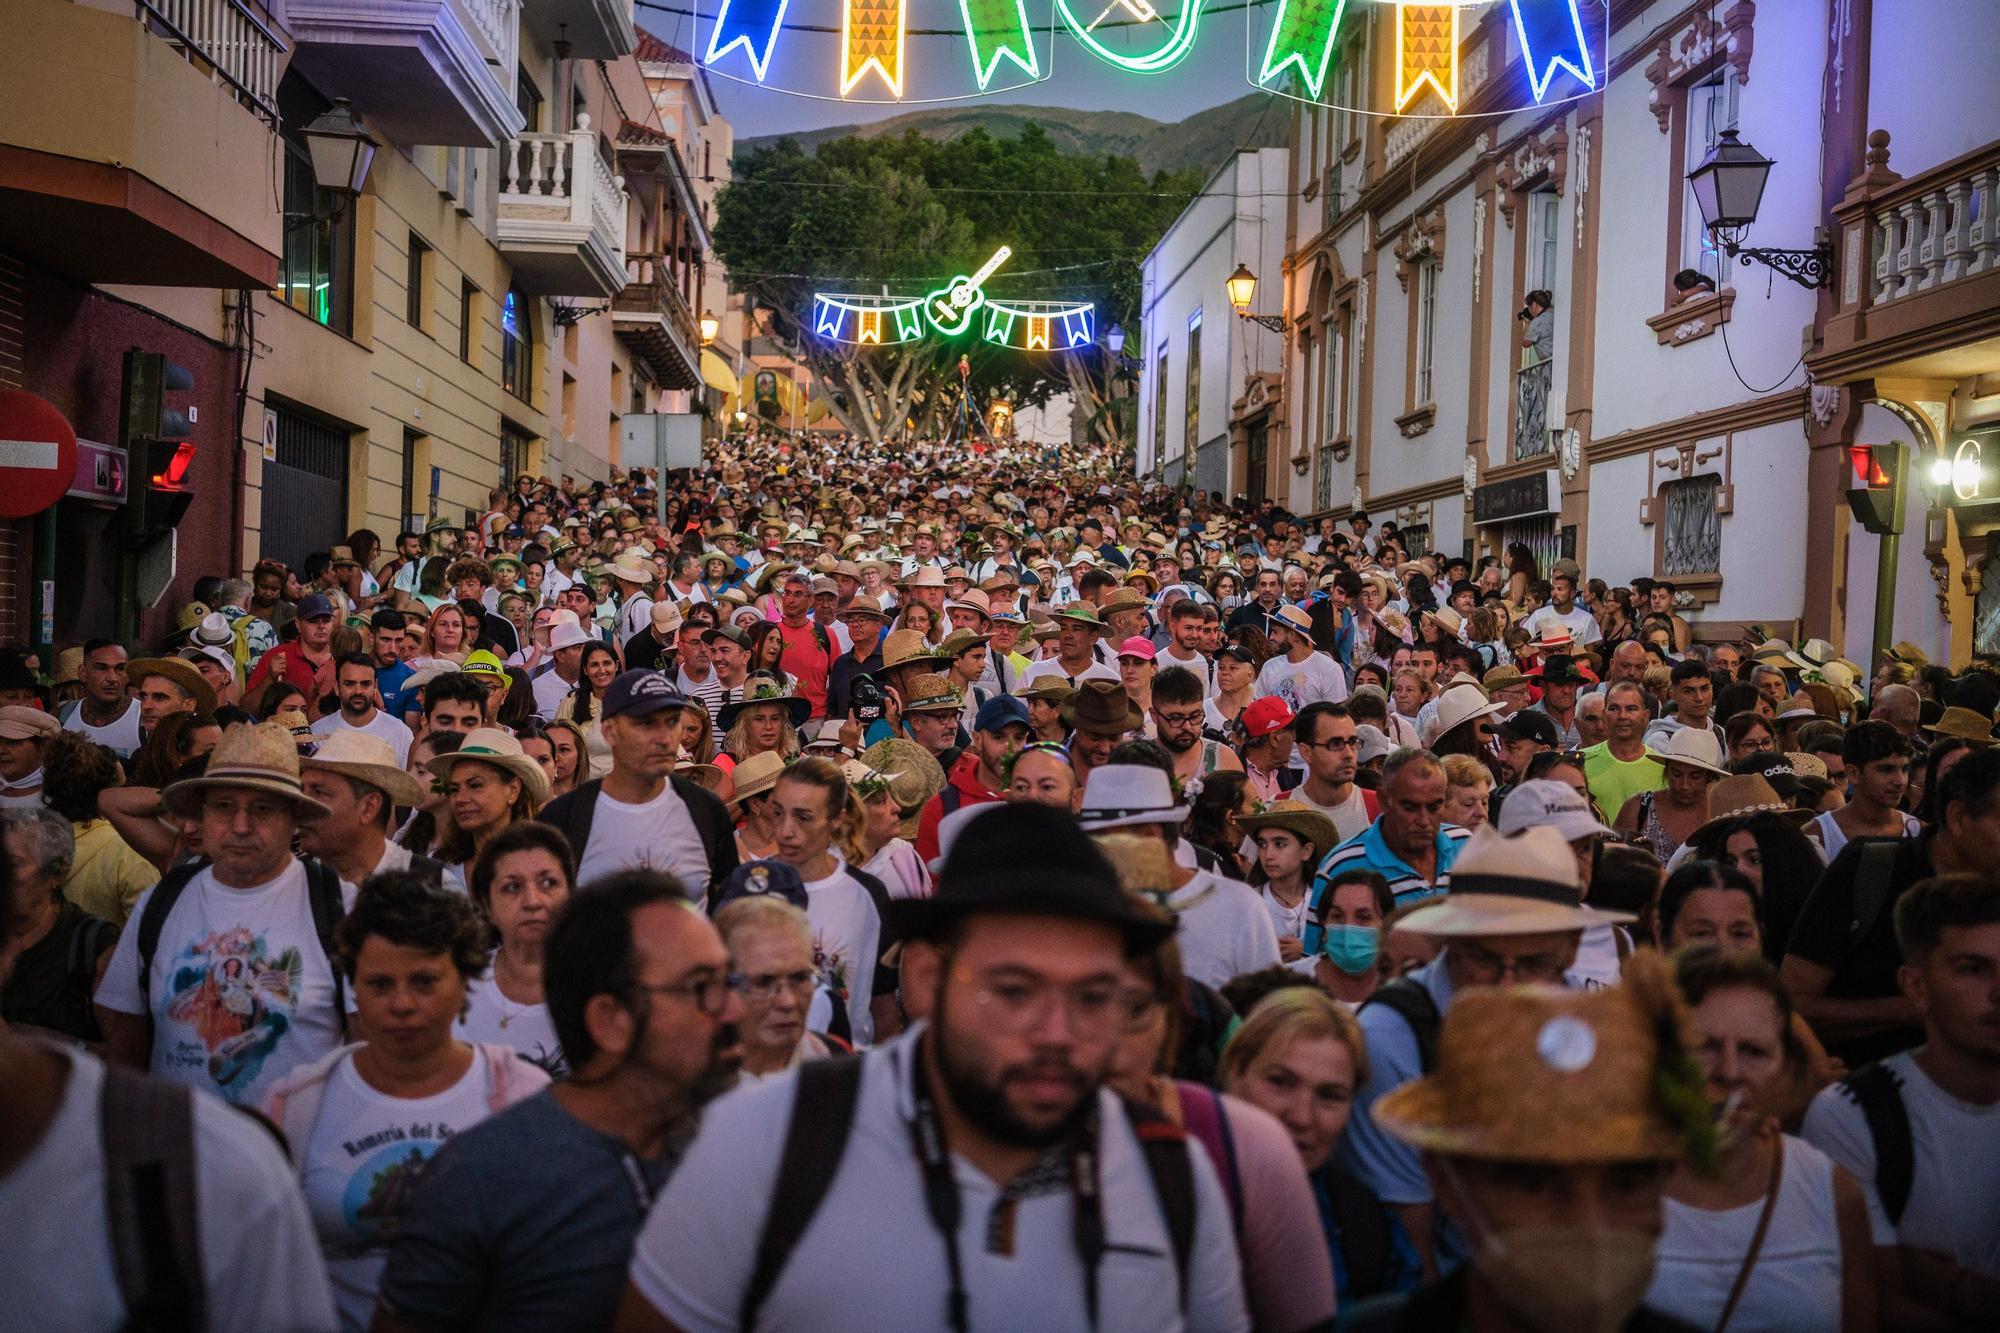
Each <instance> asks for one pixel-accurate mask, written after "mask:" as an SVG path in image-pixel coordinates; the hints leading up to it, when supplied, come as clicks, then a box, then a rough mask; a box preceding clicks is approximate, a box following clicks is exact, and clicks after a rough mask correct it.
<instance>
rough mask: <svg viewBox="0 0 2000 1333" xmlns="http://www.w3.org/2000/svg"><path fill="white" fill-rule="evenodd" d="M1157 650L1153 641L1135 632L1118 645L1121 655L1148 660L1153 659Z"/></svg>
mask: <svg viewBox="0 0 2000 1333" xmlns="http://www.w3.org/2000/svg"><path fill="white" fill-rule="evenodd" d="M1155 651H1156V650H1155V649H1154V647H1153V641H1152V640H1151V639H1149V638H1147V637H1146V636H1145V635H1143V634H1134V635H1133V636H1132V637H1131V638H1129V639H1127V640H1125V642H1123V643H1121V644H1119V645H1118V655H1119V656H1120V657H1137V658H1141V659H1143V660H1145V661H1148V662H1150V661H1152V660H1153V656H1154V653H1155Z"/></svg>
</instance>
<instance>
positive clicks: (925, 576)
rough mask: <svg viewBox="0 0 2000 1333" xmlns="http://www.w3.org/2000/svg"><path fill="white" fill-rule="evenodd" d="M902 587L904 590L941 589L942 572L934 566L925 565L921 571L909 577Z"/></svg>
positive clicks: (942, 581) (942, 584)
mask: <svg viewBox="0 0 2000 1333" xmlns="http://www.w3.org/2000/svg"><path fill="white" fill-rule="evenodd" d="M903 586H904V587H906V588H942V587H943V586H944V571H943V570H941V569H939V568H938V567H937V566H936V565H925V566H924V567H923V568H922V569H919V570H918V571H916V573H914V574H912V575H910V577H909V579H908V580H907V581H906V582H905V583H904V585H903Z"/></svg>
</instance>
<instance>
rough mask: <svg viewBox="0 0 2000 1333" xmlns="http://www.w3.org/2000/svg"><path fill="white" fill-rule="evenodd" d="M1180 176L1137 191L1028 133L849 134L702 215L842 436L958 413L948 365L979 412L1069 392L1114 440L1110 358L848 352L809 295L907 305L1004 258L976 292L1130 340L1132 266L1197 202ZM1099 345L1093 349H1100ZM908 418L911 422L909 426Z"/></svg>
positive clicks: (752, 162) (787, 143)
mask: <svg viewBox="0 0 2000 1333" xmlns="http://www.w3.org/2000/svg"><path fill="white" fill-rule="evenodd" d="M1199 185H1200V180H1199V177H1198V176H1197V174H1196V173H1195V172H1193V171H1181V172H1175V173H1165V172H1163V173H1159V174H1156V175H1155V176H1153V177H1152V178H1151V179H1148V178H1147V177H1146V176H1145V175H1144V174H1143V173H1142V172H1141V171H1140V170H1139V167H1138V164H1137V163H1136V162H1134V161H1133V160H1132V159H1130V158H1125V157H1117V156H1106V157H1087V156H1083V155H1079V154H1071V153H1064V152H1062V151H1060V150H1059V149H1058V148H1057V147H1056V146H1055V144H1054V143H1053V142H1052V141H1051V140H1050V139H1049V137H1048V135H1047V134H1046V133H1044V132H1043V131H1042V130H1041V129H1040V127H1038V126H1036V125H1033V124H1030V125H1029V126H1028V127H1027V128H1026V129H1025V130H1024V131H1023V133H1022V134H1021V136H1020V137H1019V138H1018V139H1000V138H995V137H994V136H992V135H990V134H988V133H986V132H985V131H984V130H979V129H975V130H973V131H971V132H969V133H967V134H963V135H960V136H958V137H957V138H954V139H950V140H945V141H937V140H931V139H925V138H923V137H922V136H920V135H919V134H917V133H916V132H915V131H910V132H907V133H905V134H903V135H901V136H897V137H886V136H885V137H878V138H865V139H864V138H858V137H848V138H845V139H837V140H833V141H831V142H829V143H825V144H822V145H820V147H819V149H818V151H817V152H816V153H812V154H808V153H806V152H805V151H804V150H803V149H801V148H800V147H799V146H798V144H797V143H796V142H795V141H793V140H790V139H783V140H780V141H778V142H777V143H775V144H773V145H771V146H769V147H766V148H760V149H756V150H752V151H751V152H748V153H746V154H744V155H743V156H742V157H741V158H740V159H739V160H738V161H737V163H736V164H735V179H734V180H733V181H732V182H731V183H730V184H729V185H728V186H727V187H725V188H724V189H723V191H722V193H721V194H720V196H719V197H718V199H717V201H716V221H715V250H716V254H717V255H718V256H719V257H720V258H721V259H722V261H723V262H724V263H725V264H726V265H727V266H728V268H729V271H730V277H731V281H732V282H733V283H735V284H736V286H737V287H738V288H739V289H740V290H743V291H744V292H746V293H747V294H748V295H749V298H750V300H751V303H752V305H753V307H754V308H756V309H761V310H763V311H765V312H767V313H766V321H767V327H768V329H769V331H770V333H771V335H772V336H773V337H775V338H776V339H777V340H778V341H779V342H780V343H781V344H783V345H784V346H785V348H786V349H787V351H788V352H789V353H790V354H791V355H792V356H794V357H795V358H796V359H797V360H798V361H800V362H801V363H803V364H804V365H806V366H807V367H808V368H809V369H811V370H812V371H813V373H814V377H815V383H816V392H817V393H819V394H820V395H822V397H823V399H824V401H825V402H826V403H827V406H828V407H829V408H830V410H832V412H833V413H834V415H835V416H836V417H837V418H838V419H839V420H840V421H841V423H842V424H843V425H845V426H846V427H847V428H848V429H849V430H851V431H853V432H854V433H855V434H857V435H860V436H865V437H866V438H867V439H869V440H871V441H873V442H876V443H880V442H882V441H884V440H886V439H889V438H891V437H893V436H895V435H896V434H897V433H898V432H899V431H902V430H903V429H905V428H906V427H911V426H913V425H916V426H919V427H921V428H924V429H928V430H935V429H939V428H941V427H940V422H947V421H948V420H949V418H950V416H951V414H952V412H953V410H954V408H955V407H956V403H957V393H958V383H957V380H958V375H957V362H958V357H959V355H960V354H961V353H963V354H964V355H965V356H966V357H967V358H968V360H969V362H970V364H971V378H970V381H969V382H970V386H971V389H972V391H973V394H974V398H973V402H974V405H975V407H976V406H978V405H981V404H984V403H985V402H986V401H988V399H989V398H990V397H991V396H992V395H994V394H996V393H1007V394H1009V395H1011V396H1012V398H1013V399H1014V401H1015V402H1016V403H1017V404H1018V405H1022V406H1038V405H1040V404H1043V403H1046V402H1047V401H1048V400H1049V398H1050V397H1051V396H1053V395H1054V394H1056V393H1058V392H1062V391H1068V392H1070V393H1071V394H1073V395H1075V397H1076V400H1077V401H1078V402H1079V403H1081V404H1082V405H1083V407H1084V409H1085V413H1086V415H1087V416H1088V418H1089V419H1090V420H1092V421H1093V422H1094V423H1096V424H1095V425H1094V426H1093V429H1094V430H1097V431H1099V433H1100V437H1101V438H1103V439H1106V440H1113V439H1116V438H1118V435H1119V434H1120V431H1119V429H1118V422H1119V413H1118V411H1117V410H1116V408H1115V406H1114V405H1113V404H1112V403H1111V402H1110V400H1109V396H1108V389H1109V386H1110V383H1111V379H1110V377H1109V376H1108V375H1107V373H1106V371H1107V362H1108V357H1107V354H1106V352H1105V350H1104V349H1103V348H1102V347H1101V346H1099V347H1096V348H1093V349H1091V350H1090V351H1089V352H1082V351H1060V352H1054V353H1049V354H1032V355H1031V354H1027V353H1023V352H1021V351H1018V350H1014V349H1010V348H1004V347H996V346H994V345H992V344H990V343H987V342H985V341H984V340H983V339H980V338H978V337H976V336H967V337H963V338H959V339H954V340H949V341H947V340H945V339H941V338H939V337H937V336H936V335H935V334H934V333H927V334H926V336H925V337H923V338H922V339H919V340H917V341H915V342H911V343H906V344H901V345H897V346H890V347H869V348H860V347H854V346H851V345H847V344H839V343H832V342H829V341H827V340H825V339H822V338H819V337H817V336H815V335H814V334H813V332H812V324H811V320H812V295H813V293H814V292H815V291H846V292H853V293H868V294H873V293H875V292H884V293H890V294H897V295H901V294H911V295H915V294H920V293H922V292H923V291H925V290H926V289H927V288H930V287H935V286H937V285H938V284H940V283H941V282H942V281H943V280H944V279H945V278H946V277H948V276H949V275H951V274H953V273H969V272H971V271H973V270H974V269H975V268H976V267H977V266H978V265H979V264H981V263H983V262H984V261H985V259H986V258H987V256H989V255H990V254H992V252H993V251H994V249H995V248H996V247H998V246H1000V245H1003V244H1004V245H1007V246H1010V247H1011V248H1012V250H1013V255H1012V257H1011V258H1010V259H1009V261H1008V263H1007V264H1006V266H1005V267H1003V268H1002V269H1001V270H1000V271H999V272H998V273H997V274H995V275H994V276H993V278H992V279H990V280H989V281H988V282H987V284H986V291H987V293H988V295H990V296H994V297H996V298H999V299H1003V300H1004V299H1008V298H1014V299H1024V300H1026V299H1036V300H1046V299H1064V300H1090V301H1093V302H1095V303H1096V305H1097V312H1098V320H1099V323H1100V325H1101V326H1102V327H1104V328H1108V327H1109V326H1110V325H1111V324H1113V323H1122V324H1124V325H1125V327H1126V328H1127V329H1131V328H1133V327H1134V325H1135V323H1136V319H1137V315H1138V306H1139V298H1140V292H1139V260H1140V259H1141V258H1142V257H1143V256H1144V254H1145V253H1146V251H1147V250H1148V249H1150V248H1151V247H1152V245H1153V244H1154V243H1155V242H1156V241H1157V240H1158V239H1159V237H1160V234H1161V233H1162V232H1163V231H1165V229H1166V227H1167V225H1168V224H1169V223H1170V222H1172V220H1173V219H1174V217H1175V216H1176V215H1178V214H1179V212H1180V210H1181V209H1182V207H1184V206H1185V204H1186V203H1187V201H1188V200H1189V199H1190V198H1191V197H1192V196H1193V194H1194V192H1195V190H1196V189H1198V188H1199ZM1100 336H1101V335H1100ZM913 412H915V413H918V414H920V416H921V417H922V418H923V420H922V421H921V422H918V423H913V421H912V414H913Z"/></svg>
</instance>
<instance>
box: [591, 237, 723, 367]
mask: <svg viewBox="0 0 2000 1333" xmlns="http://www.w3.org/2000/svg"><path fill="white" fill-rule="evenodd" d="M626 273H627V275H628V277H629V281H627V282H626V284H625V287H624V289H623V290H622V291H620V292H619V293H618V294H617V295H616V296H615V297H613V298H612V300H611V323H612V327H613V328H615V329H616V330H617V331H618V336H619V337H620V338H623V339H624V340H625V345H626V346H627V347H630V348H631V349H632V353H633V355H635V356H640V357H644V358H645V360H646V364H647V365H649V366H651V367H652V369H653V377H654V378H655V379H656V380H658V381H659V384H660V387H661V388H663V389H695V388H699V387H701V344H700V342H699V340H698V336H697V335H696V333H695V327H694V315H693V313H692V312H690V311H689V310H688V305H687V301H686V300H685V299H684V298H683V297H682V296H681V292H680V288H678V287H676V286H675V285H674V270H673V266H672V265H671V264H669V263H668V262H667V260H666V258H665V257H664V256H661V255H633V256H632V257H631V259H629V260H628V261H627V262H626Z"/></svg>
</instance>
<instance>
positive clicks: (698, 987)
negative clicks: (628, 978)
mask: <svg viewBox="0 0 2000 1333" xmlns="http://www.w3.org/2000/svg"><path fill="white" fill-rule="evenodd" d="M736 975H737V974H735V973H730V974H729V975H726V976H719V977H718V976H708V977H703V978H702V979H701V980H699V981H675V982H671V983H669V984H667V985H661V986H648V985H644V984H642V983H640V982H637V981H635V982H633V983H632V989H633V990H641V991H646V992H647V993H649V994H654V995H676V996H685V997H687V998H688V999H690V1000H693V1001H694V1007H695V1008H697V1009H699V1010H701V1012H702V1013H704V1014H706V1015H708V1016H709V1017H710V1018H716V1017H719V1016H720V1015H721V1014H722V1012H723V1011H724V1010H725V1009H727V1008H729V998H730V995H731V994H732V993H733V992H735V991H737V990H738V989H739V988H738V987H737V986H736V985H735V984H734V983H735V980H736Z"/></svg>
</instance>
